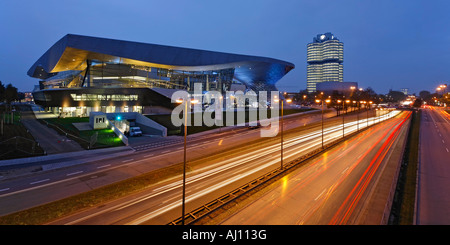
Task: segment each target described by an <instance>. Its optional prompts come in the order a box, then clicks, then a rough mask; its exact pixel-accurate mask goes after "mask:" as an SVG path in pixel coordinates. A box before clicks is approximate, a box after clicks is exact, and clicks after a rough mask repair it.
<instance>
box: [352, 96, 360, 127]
mask: <svg viewBox="0 0 450 245" xmlns="http://www.w3.org/2000/svg"><path fill="white" fill-rule="evenodd" d="M353 104H356V106H357V107H358V111H357V112H356V131H359V105H358V101H355V100H354V101H353Z"/></svg>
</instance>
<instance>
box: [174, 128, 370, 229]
mask: <svg viewBox="0 0 450 245" xmlns="http://www.w3.org/2000/svg"><path fill="white" fill-rule="evenodd" d="M373 125H375V124H372V125H371V126H369V127H365V128H363V129H360V130H359V131H355V132H353V133H351V134H348V135H346V136H345V137H343V138H339V139H337V140H335V141H333V142H331V143H328V144H326V145H324V147H323V149H322V148H321V147H320V148H319V149H316V150H313V151H311V152H309V153H307V154H304V155H302V156H300V157H299V158H297V159H294V160H292V161H290V162H288V163H287V164H284V166H283V169H280V168H277V169H275V170H272V171H270V172H268V173H266V174H264V175H262V176H260V177H258V178H256V179H254V180H252V181H250V182H248V183H246V184H244V185H242V186H240V187H238V188H236V189H234V190H233V191H231V192H229V193H227V194H225V195H222V196H221V197H219V198H217V199H215V200H213V201H211V202H208V203H207V204H205V205H203V206H201V207H199V208H196V209H194V210H193V211H191V212H189V213H187V214H186V215H185V217H184V223H185V224H195V223H198V222H199V221H201V220H203V219H204V218H206V217H207V216H209V215H211V214H212V213H213V212H216V211H219V210H220V209H222V208H224V207H225V206H226V205H229V204H231V203H232V202H234V201H237V200H238V199H239V198H242V197H244V196H245V195H249V194H251V192H252V191H256V190H257V189H260V188H262V187H265V186H267V185H269V184H270V183H272V182H274V181H275V180H277V179H278V178H280V177H281V176H284V175H285V174H287V173H289V172H291V171H293V170H295V169H296V168H297V167H299V166H301V164H302V163H304V162H306V161H307V160H310V159H312V158H314V157H316V156H318V155H319V154H320V153H322V152H324V151H326V150H328V149H330V148H332V147H334V146H336V145H338V144H339V143H341V142H342V141H345V140H347V139H348V138H351V137H353V136H354V135H356V134H359V133H361V132H363V131H365V130H367V129H368V128H371V127H372V126H373ZM181 224H182V217H179V218H177V219H175V220H173V221H172V222H170V223H168V224H167V225H181Z"/></svg>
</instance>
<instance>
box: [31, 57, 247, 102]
mask: <svg viewBox="0 0 450 245" xmlns="http://www.w3.org/2000/svg"><path fill="white" fill-rule="evenodd" d="M80 68H84V69H82V70H71V71H64V72H59V73H58V74H57V75H55V76H52V77H50V78H48V79H45V80H41V82H40V89H52V88H81V87H84V88H167V89H183V90H188V91H192V90H193V89H194V83H201V84H202V87H203V88H204V90H206V91H220V92H222V91H226V90H229V88H230V86H231V84H233V83H239V82H237V81H235V80H234V79H233V78H234V69H233V68H230V69H218V70H205V71H187V70H172V69H165V68H157V67H149V66H136V65H132V64H124V63H114V62H99V61H95V60H86V61H85V62H84V63H82V64H81V65H80ZM87 96H88V95H87ZM93 96H96V95H93ZM98 99H99V100H108V99H107V98H103V97H102V98H98Z"/></svg>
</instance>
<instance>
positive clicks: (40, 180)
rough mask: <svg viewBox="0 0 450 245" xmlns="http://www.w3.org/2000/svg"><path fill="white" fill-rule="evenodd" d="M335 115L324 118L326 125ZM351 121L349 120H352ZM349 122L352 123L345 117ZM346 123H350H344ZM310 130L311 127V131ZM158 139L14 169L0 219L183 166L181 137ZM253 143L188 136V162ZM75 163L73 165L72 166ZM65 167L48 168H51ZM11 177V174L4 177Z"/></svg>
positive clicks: (218, 135) (299, 121) (3, 183)
mask: <svg viewBox="0 0 450 245" xmlns="http://www.w3.org/2000/svg"><path fill="white" fill-rule="evenodd" d="M334 115H335V112H329V113H325V114H324V117H325V118H326V119H327V118H330V120H331V122H330V123H332V122H335V121H338V120H339V118H332V117H333V116H334ZM353 117H355V116H354V115H353ZM349 118H352V117H351V116H349ZM320 120H321V114H320V111H319V112H316V113H310V114H309V113H308V114H303V115H298V116H295V115H293V116H291V117H289V118H286V120H285V125H286V130H288V129H290V128H297V129H298V130H303V129H304V128H309V127H310V125H315V126H314V127H317V125H318V124H317V122H318V121H320ZM349 120H350V119H349ZM311 127H312V126H311ZM169 138H170V137H168V138H167V139H165V138H161V139H160V140H161V141H160V143H159V145H158V144H140V145H138V146H136V147H135V148H136V149H134V150H133V149H132V148H129V147H125V148H123V147H120V150H119V149H117V150H115V149H106V150H107V152H105V151H104V150H98V151H96V150H92V151H86V152H79V153H70V154H65V155H67V156H65V157H64V158H62V159H51V160H43V161H39V162H38V163H32V164H29V165H31V167H29V168H25V169H27V171H28V169H31V170H33V169H35V168H36V167H39V166H36V164H38V165H42V167H43V168H44V169H48V170H45V171H37V172H33V171H32V172H29V173H25V174H22V173H20V174H19V175H16V174H14V172H15V171H16V169H12V170H2V172H4V173H3V174H0V215H5V214H8V213H12V212H15V211H19V210H23V209H27V208H30V207H34V206H37V205H40V204H42V203H48V202H51V201H55V200H58V199H62V198H65V197H68V196H71V195H75V194H78V193H82V192H85V191H89V190H92V189H95V188H98V187H102V186H105V185H107V184H111V183H114V182H117V181H121V180H124V179H127V178H131V177H134V176H137V175H140V174H142V173H146V172H150V171H153V170H156V169H159V168H163V167H166V166H170V165H174V164H178V163H181V162H182V161H183V137H181V140H180V137H175V138H170V139H169ZM253 140H261V137H260V132H259V130H249V129H247V128H246V127H231V128H228V129H223V130H218V131H216V132H214V133H206V134H203V135H192V136H188V144H187V149H188V154H187V157H188V161H192V160H194V159H197V158H201V157H205V156H210V155H214V154H217V153H220V152H223V151H225V150H230V149H233V148H239V147H240V146H241V145H242V144H247V143H248V142H251V141H253ZM74 163H75V164H74ZM65 164H68V166H67V167H61V166H60V167H58V168H56V169H53V168H54V165H62V166H64V165H65ZM10 172H12V173H13V174H9V173H10Z"/></svg>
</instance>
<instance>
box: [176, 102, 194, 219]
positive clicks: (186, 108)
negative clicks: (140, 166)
mask: <svg viewBox="0 0 450 245" xmlns="http://www.w3.org/2000/svg"><path fill="white" fill-rule="evenodd" d="M175 102H176V103H179V104H181V103H184V158H183V198H182V199H183V200H182V207H181V224H182V225H184V213H185V209H186V205H185V202H186V137H187V115H188V113H187V110H188V102H187V101H184V100H183V99H177V100H176V101H175ZM190 103H191V104H197V103H198V100H196V99H193V100H191V101H190Z"/></svg>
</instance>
